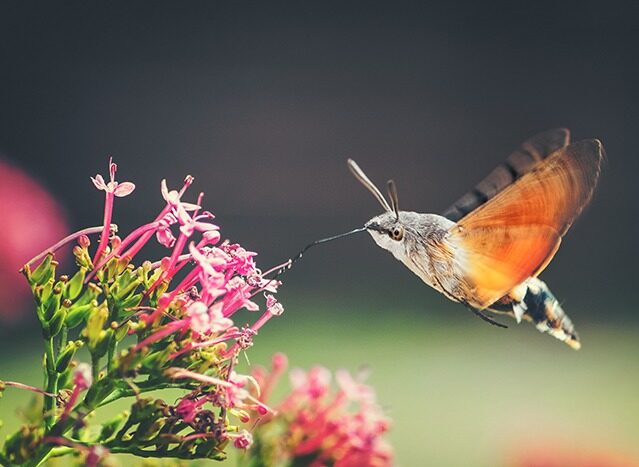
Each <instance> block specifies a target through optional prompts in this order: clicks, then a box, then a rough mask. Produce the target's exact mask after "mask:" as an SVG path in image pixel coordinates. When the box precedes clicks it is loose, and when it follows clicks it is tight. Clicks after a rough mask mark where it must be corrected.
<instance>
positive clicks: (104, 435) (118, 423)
mask: <svg viewBox="0 0 639 467" xmlns="http://www.w3.org/2000/svg"><path fill="white" fill-rule="evenodd" d="M127 418H129V411H128V410H125V411H124V412H122V413H120V414H118V415H116V416H115V417H113V418H112V419H111V420H109V421H108V422H106V423H104V424H103V425H102V429H101V430H100V438H99V440H100V442H102V443H104V442H105V441H108V440H109V439H110V438H111V437H113V435H115V434H116V433H117V432H118V430H120V428H122V427H123V426H124V423H125V422H126V420H127Z"/></svg>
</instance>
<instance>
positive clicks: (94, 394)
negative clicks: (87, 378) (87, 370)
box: [84, 375, 116, 408]
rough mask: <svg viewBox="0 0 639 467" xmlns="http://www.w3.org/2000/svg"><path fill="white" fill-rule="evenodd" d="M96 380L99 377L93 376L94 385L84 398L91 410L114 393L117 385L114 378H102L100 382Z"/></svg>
mask: <svg viewBox="0 0 639 467" xmlns="http://www.w3.org/2000/svg"><path fill="white" fill-rule="evenodd" d="M96 379H97V375H93V384H92V385H91V387H90V388H89V390H88V391H87V395H86V396H85V397H84V403H85V404H86V405H87V406H88V407H90V408H95V407H94V406H95V405H97V404H99V403H100V402H102V400H103V399H104V398H105V397H106V396H108V395H109V394H110V393H111V392H112V391H113V388H114V386H115V383H116V381H115V380H114V379H113V378H102V379H100V380H98V381H96Z"/></svg>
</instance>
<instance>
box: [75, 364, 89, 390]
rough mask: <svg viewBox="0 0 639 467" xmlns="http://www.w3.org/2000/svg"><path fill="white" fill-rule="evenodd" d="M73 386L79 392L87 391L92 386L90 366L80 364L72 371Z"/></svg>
mask: <svg viewBox="0 0 639 467" xmlns="http://www.w3.org/2000/svg"><path fill="white" fill-rule="evenodd" d="M73 384H74V385H75V386H76V387H77V388H78V389H79V390H80V391H83V390H85V389H89V387H90V386H91V385H92V384H93V375H92V372H91V365H89V364H88V363H80V364H79V365H78V366H77V367H76V368H75V370H74V371H73Z"/></svg>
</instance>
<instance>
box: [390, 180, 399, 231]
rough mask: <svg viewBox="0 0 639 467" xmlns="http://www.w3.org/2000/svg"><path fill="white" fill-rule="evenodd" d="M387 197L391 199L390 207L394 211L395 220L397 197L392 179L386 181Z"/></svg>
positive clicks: (396, 217) (397, 217) (397, 205)
mask: <svg viewBox="0 0 639 467" xmlns="http://www.w3.org/2000/svg"><path fill="white" fill-rule="evenodd" d="M388 198H389V199H390V201H391V207H392V208H393V211H394V212H395V220H397V221H399V198H398V197H397V186H396V185H395V181H394V180H389V181H388Z"/></svg>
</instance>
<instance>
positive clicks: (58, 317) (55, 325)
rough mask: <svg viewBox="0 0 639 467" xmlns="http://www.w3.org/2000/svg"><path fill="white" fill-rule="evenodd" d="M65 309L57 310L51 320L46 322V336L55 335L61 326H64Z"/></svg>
mask: <svg viewBox="0 0 639 467" xmlns="http://www.w3.org/2000/svg"><path fill="white" fill-rule="evenodd" d="M66 315H67V310H65V309H62V310H58V311H57V312H56V313H55V314H54V315H53V317H52V318H51V320H49V323H48V326H47V327H48V336H47V337H55V336H57V335H58V334H59V333H60V331H61V330H62V326H64V318H66Z"/></svg>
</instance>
